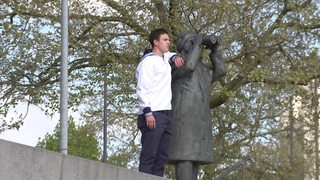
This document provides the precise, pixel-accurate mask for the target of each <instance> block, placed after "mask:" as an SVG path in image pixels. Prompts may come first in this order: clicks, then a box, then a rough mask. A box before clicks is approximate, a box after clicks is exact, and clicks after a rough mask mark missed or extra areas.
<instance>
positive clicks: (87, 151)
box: [36, 118, 101, 161]
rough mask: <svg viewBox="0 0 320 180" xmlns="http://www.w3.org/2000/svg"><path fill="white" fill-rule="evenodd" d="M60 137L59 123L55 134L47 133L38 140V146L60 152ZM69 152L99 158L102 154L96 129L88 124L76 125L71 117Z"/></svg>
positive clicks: (88, 157) (92, 158)
mask: <svg viewBox="0 0 320 180" xmlns="http://www.w3.org/2000/svg"><path fill="white" fill-rule="evenodd" d="M59 137H60V125H59V124H57V125H56V127H55V129H54V131H53V134H49V133H47V134H46V135H45V137H44V138H43V139H42V140H41V139H40V140H39V141H38V143H37V145H36V146H37V147H40V148H44V149H47V150H51V151H57V152H59V151H60V148H59V146H60V145H59V142H60V141H59V139H60V138H59ZM68 154H70V155H74V156H79V157H83V158H86V159H91V160H96V161H97V160H99V158H100V155H101V154H100V148H99V141H98V139H97V137H96V135H95V130H94V129H92V128H91V127H90V126H86V125H84V126H76V124H75V122H74V120H73V118H70V119H69V122H68Z"/></svg>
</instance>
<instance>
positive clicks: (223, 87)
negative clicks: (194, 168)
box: [0, 0, 320, 177]
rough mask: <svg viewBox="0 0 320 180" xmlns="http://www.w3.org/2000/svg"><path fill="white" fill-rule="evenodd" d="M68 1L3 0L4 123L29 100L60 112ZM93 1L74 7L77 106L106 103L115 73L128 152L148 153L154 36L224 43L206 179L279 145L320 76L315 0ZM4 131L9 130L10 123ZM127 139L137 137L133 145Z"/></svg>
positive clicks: (118, 120) (115, 107)
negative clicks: (145, 78)
mask: <svg viewBox="0 0 320 180" xmlns="http://www.w3.org/2000/svg"><path fill="white" fill-rule="evenodd" d="M59 2H60V1H58V0H53V1H43V0H28V1H27V0H20V1H17V0H15V1H8V0H3V1H1V5H0V10H1V11H0V12H1V13H0V22H1V24H3V26H1V27H0V32H1V33H0V41H1V47H2V48H1V49H0V54H1V61H0V69H1V70H0V73H1V76H0V87H1V89H2V91H1V92H0V103H1V104H0V113H1V115H2V116H3V117H5V116H6V115H7V112H8V108H10V107H12V106H14V105H16V104H17V103H19V102H25V103H29V104H36V105H39V106H41V107H42V108H43V110H44V111H46V112H48V114H50V113H53V112H56V111H57V110H58V107H59V103H58V94H59V88H58V84H59V77H60V74H59V72H60V67H59V62H60V23H59V21H60V18H59V12H60V4H59ZM90 2H92V1H89V0H84V1H70V7H69V10H70V11H69V15H70V16H69V19H70V21H69V40H70V42H69V54H70V59H69V82H70V84H69V88H70V92H69V93H70V95H69V96H70V98H69V99H70V102H69V103H70V104H69V106H70V107H73V108H75V109H77V107H78V106H79V105H80V104H81V103H83V102H86V101H88V100H92V99H95V100H96V101H98V102H97V103H98V104H99V101H100V100H101V99H102V94H103V93H102V90H103V81H104V78H106V76H105V71H107V70H111V71H110V75H109V76H108V77H107V80H108V84H109V87H110V88H108V89H110V93H109V95H108V102H109V105H110V107H109V111H110V116H111V117H110V119H111V120H110V121H109V123H110V124H111V125H113V126H114V127H119V126H120V127H121V128H123V129H126V130H127V131H126V132H125V133H121V134H120V135H119V134H114V136H113V135H112V136H113V138H114V140H118V141H122V142H123V144H121V146H122V145H123V146H126V145H127V146H128V147H130V148H127V149H131V148H132V150H135V149H136V147H139V144H136V141H135V140H136V138H137V137H138V136H137V130H136V129H135V128H133V127H135V113H136V102H135V95H134V94H135V89H134V88H135V78H134V72H135V67H136V66H137V64H138V61H139V57H140V56H141V53H142V51H143V50H144V48H146V47H147V46H148V42H147V36H148V33H149V31H150V30H151V29H154V28H156V27H164V28H166V29H168V30H169V32H171V40H172V42H175V38H176V36H177V34H178V33H180V32H181V31H183V30H185V29H188V30H193V31H195V32H197V33H207V34H216V35H220V36H221V37H222V40H223V47H222V51H223V52H224V57H225V60H226V64H227V68H228V74H227V76H226V77H225V78H224V79H223V80H221V81H219V82H217V83H216V84H214V86H213V87H212V95H211V97H210V102H211V103H210V105H211V108H212V109H213V110H212V113H213V123H214V129H213V132H214V136H215V147H213V148H215V152H216V155H215V157H216V161H215V163H214V164H212V165H211V166H207V167H208V169H211V171H210V170H206V171H205V176H206V177H212V176H213V174H214V173H219V172H221V171H222V170H223V169H224V168H221V166H219V165H221V164H226V166H227V165H228V164H232V162H235V161H236V160H237V159H239V158H241V156H243V153H244V152H245V153H249V152H252V148H251V147H252V145H253V144H255V143H257V142H259V141H268V142H271V141H275V140H276V135H277V134H278V133H280V132H282V131H284V130H283V129H282V128H281V127H280V126H279V124H280V122H279V121H280V120H279V117H280V115H281V113H282V112H283V111H285V110H286V108H287V107H288V106H286V105H285V104H283V103H282V101H281V99H284V98H287V97H289V96H291V95H292V94H294V93H295V92H296V90H297V89H299V87H298V85H305V84H307V83H308V82H310V81H311V80H313V79H318V78H319V75H320V72H319V71H318V64H319V61H320V58H319V54H318V49H317V48H316V47H317V43H318V42H317V39H318V37H319V33H320V31H319V28H320V24H319V22H320V21H319V19H320V17H319V16H320V13H319V5H318V3H317V2H315V1H311V0H298V1H282V0H275V1H251V0H246V1H225V0H203V1H196V0H170V1H160V0H151V1H144V0H141V1H126V0H123V1H113V0H102V1H99V4H94V3H90ZM204 4H205V6H204ZM172 50H173V51H174V46H173V49H172ZM205 53H208V52H206V51H205V52H204V54H205ZM204 57H206V56H205V55H204ZM92 109H93V108H92ZM100 110H102V109H98V111H94V113H100V112H99V111H100ZM100 114H102V113H100ZM86 115H87V116H86V117H87V119H86V120H87V121H88V122H90V123H91V124H92V125H96V124H98V123H97V121H98V122H99V120H100V119H99V118H95V117H94V116H92V114H91V115H90V114H89V113H86ZM101 119H102V118H101ZM12 123H14V122H12ZM112 123H114V124H112ZM0 126H3V129H6V128H8V127H9V126H10V124H2V125H0ZM95 127H98V126H95ZM101 127H102V126H101ZM123 134H126V135H127V136H125V137H126V138H127V137H131V138H129V139H130V140H129V141H128V140H127V139H126V138H124V137H123V136H121V135H123ZM123 139H125V141H123ZM128 142H130V143H128ZM131 142H133V143H131ZM264 143H265V144H268V143H266V142H264ZM119 148H120V147H119ZM121 148H123V147H121ZM134 152H136V151H134ZM124 154H127V152H125V153H124ZM129 159H130V158H129ZM127 164H128V163H127ZM226 166H223V167H226ZM212 169H214V170H216V171H212Z"/></svg>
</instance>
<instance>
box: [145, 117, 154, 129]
mask: <svg viewBox="0 0 320 180" xmlns="http://www.w3.org/2000/svg"><path fill="white" fill-rule="evenodd" d="M146 123H147V127H148V128H150V129H155V128H156V119H155V118H154V116H153V115H151V116H147V117H146Z"/></svg>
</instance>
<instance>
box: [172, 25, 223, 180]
mask: <svg viewBox="0 0 320 180" xmlns="http://www.w3.org/2000/svg"><path fill="white" fill-rule="evenodd" d="M220 43H221V41H220V39H219V37H216V36H213V35H203V34H196V33H194V32H191V31H185V32H182V33H180V34H179V36H178V38H177V42H176V46H177V49H178V52H179V53H180V54H181V56H182V57H183V58H184V61H185V64H184V66H183V67H181V68H175V69H173V70H172V94H173V97H172V107H173V109H172V140H171V145H170V150H169V161H170V163H171V164H175V168H176V176H177V180H191V179H192V180H195V179H197V175H198V167H199V165H202V164H209V163H212V162H213V138H212V119H211V113H210V105H209V93H210V86H211V84H212V83H213V82H215V81H217V80H218V79H219V78H221V77H222V76H223V75H225V73H226V68H225V64H224V59H223V57H222V55H221V53H220V51H219V50H218V48H219V45H220ZM201 45H204V46H205V47H206V48H209V49H210V50H211V52H210V54H209V57H210V60H211V63H212V66H209V65H207V64H205V63H203V62H202V59H201Z"/></svg>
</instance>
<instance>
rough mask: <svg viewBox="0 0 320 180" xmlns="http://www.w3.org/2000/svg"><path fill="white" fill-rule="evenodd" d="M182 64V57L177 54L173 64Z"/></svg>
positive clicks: (179, 65)
mask: <svg viewBox="0 0 320 180" xmlns="http://www.w3.org/2000/svg"><path fill="white" fill-rule="evenodd" d="M183 64H184V60H183V58H182V57H180V56H177V57H176V58H175V59H174V65H175V66H176V67H177V68H180V67H182V66H183Z"/></svg>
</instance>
